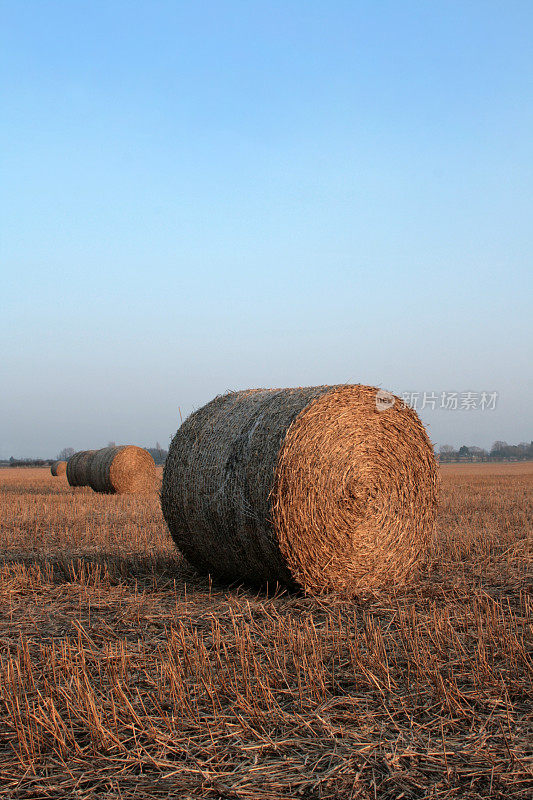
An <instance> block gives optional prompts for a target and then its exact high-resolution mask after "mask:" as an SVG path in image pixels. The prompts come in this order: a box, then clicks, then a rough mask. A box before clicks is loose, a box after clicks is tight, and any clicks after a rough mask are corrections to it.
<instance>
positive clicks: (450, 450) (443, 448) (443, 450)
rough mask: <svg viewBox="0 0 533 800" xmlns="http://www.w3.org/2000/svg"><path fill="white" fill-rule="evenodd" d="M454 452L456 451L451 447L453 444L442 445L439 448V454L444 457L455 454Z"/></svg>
mask: <svg viewBox="0 0 533 800" xmlns="http://www.w3.org/2000/svg"><path fill="white" fill-rule="evenodd" d="M454 452H455V450H454V448H453V447H452V446H451V444H441V446H440V447H439V453H442V455H448V454H449V453H454Z"/></svg>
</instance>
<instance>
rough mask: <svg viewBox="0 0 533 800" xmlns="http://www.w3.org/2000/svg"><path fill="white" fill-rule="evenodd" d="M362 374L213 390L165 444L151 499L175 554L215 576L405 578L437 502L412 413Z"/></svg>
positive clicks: (314, 585) (327, 585)
mask: <svg viewBox="0 0 533 800" xmlns="http://www.w3.org/2000/svg"><path fill="white" fill-rule="evenodd" d="M382 396H383V393H382V392H381V391H380V390H377V389H375V388H372V387H370V386H362V385H353V386H347V385H342V386H319V387H309V388H297V389H256V390H250V391H244V392H232V393H229V394H226V395H223V396H221V397H217V398H216V399H215V400H213V401H212V402H211V403H208V404H207V405H206V406H204V407H203V408H200V409H199V410H198V411H196V412H195V413H194V414H192V415H191V416H190V417H189V418H188V419H187V420H186V421H185V422H184V423H183V425H182V426H181V427H180V429H179V430H178V432H177V433H176V435H175V437H174V439H173V441H172V444H171V446H170V450H169V454H168V457H167V460H166V464H165V469H164V473H163V486H162V493H161V504H162V510H163V515H164V518H165V520H166V522H167V525H168V527H169V530H170V532H171V534H172V536H173V538H174V540H175V542H176V544H177V546H178V547H179V548H180V549H181V551H182V552H183V553H184V555H185V556H186V558H187V559H188V560H189V561H190V562H191V563H192V564H194V565H195V566H196V567H197V568H198V569H200V570H201V571H203V572H210V573H212V574H213V575H218V576H219V577H221V578H223V579H226V580H239V581H248V582H252V583H256V584H257V583H261V584H264V583H267V582H274V583H275V582H281V583H286V584H292V585H297V586H300V587H302V588H304V589H305V590H306V591H308V592H309V593H312V594H318V593H322V592H331V591H333V592H338V593H340V594H353V593H354V592H355V591H357V590H359V589H361V588H364V587H377V586H384V585H390V584H395V583H399V582H402V581H405V580H406V579H407V578H408V577H409V575H410V573H411V571H412V569H413V567H414V566H415V565H416V562H417V561H418V559H419V558H420V556H421V554H422V553H423V551H424V549H425V548H426V546H427V545H428V543H429V540H430V537H431V533H432V530H433V525H434V520H435V515H436V509H437V468H436V464H435V459H434V455H433V448H432V446H431V443H430V441H429V439H428V437H427V434H426V432H425V430H424V427H423V425H422V423H421V422H420V420H419V418H418V416H417V414H416V413H415V412H414V411H413V410H412V409H411V408H408V407H406V406H404V404H403V403H402V401H401V400H400V399H399V398H393V397H392V396H391V395H390V396H389V399H388V400H387V402H383V399H382Z"/></svg>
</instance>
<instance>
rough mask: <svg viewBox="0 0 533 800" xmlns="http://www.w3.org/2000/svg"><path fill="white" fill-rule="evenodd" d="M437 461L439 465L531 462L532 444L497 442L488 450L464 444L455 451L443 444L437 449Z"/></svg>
mask: <svg viewBox="0 0 533 800" xmlns="http://www.w3.org/2000/svg"><path fill="white" fill-rule="evenodd" d="M439 461H440V462H441V463H445V462H452V461H533V442H529V444H528V442H520V444H507V442H501V441H497V442H494V444H493V445H492V447H491V448H490V450H484V449H483V448H482V447H474V446H473V445H472V446H468V445H466V444H463V445H461V447H459V449H458V450H456V449H455V448H454V447H452V445H450V444H443V445H441V446H440V448H439Z"/></svg>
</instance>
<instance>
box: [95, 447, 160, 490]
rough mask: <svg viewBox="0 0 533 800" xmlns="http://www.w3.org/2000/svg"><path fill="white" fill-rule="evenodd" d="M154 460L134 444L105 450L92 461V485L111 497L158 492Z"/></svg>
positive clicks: (96, 454)
mask: <svg viewBox="0 0 533 800" xmlns="http://www.w3.org/2000/svg"><path fill="white" fill-rule="evenodd" d="M155 479H156V469H155V463H154V459H153V458H152V456H151V455H150V453H149V452H148V451H147V450H144V449H143V448H142V447H135V446H134V445H127V446H123V447H104V448H103V449H102V450H97V451H96V453H95V454H94V456H93V458H92V460H91V466H90V470H89V485H90V486H91V488H92V489H94V491H95V492H106V493H107V494H143V493H147V492H153V491H154V490H155Z"/></svg>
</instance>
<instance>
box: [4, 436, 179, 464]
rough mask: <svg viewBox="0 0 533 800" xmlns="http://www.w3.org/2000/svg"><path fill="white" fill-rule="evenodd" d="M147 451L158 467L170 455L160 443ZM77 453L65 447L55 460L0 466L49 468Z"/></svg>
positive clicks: (22, 460)
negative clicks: (55, 462)
mask: <svg viewBox="0 0 533 800" xmlns="http://www.w3.org/2000/svg"><path fill="white" fill-rule="evenodd" d="M108 446H110V447H114V446H115V443H114V442H109V445H108ZM146 450H148V452H149V453H150V455H151V456H152V458H153V459H154V461H155V463H156V464H157V465H161V464H164V463H165V461H166V458H167V455H168V450H164V449H163V448H162V447H161V445H160V444H159V442H156V445H155V447H147V448H146ZM75 452H76V451H75V450H74V448H73V447H64V448H63V449H62V450H60V451H59V453H58V454H57V456H56V457H55V458H13V456H11V458H10V459H9V461H0V466H4V467H48V466H50V465H51V464H53V463H54V461H68V460H69V458H70V457H71V456H73V455H74V453H75Z"/></svg>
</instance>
